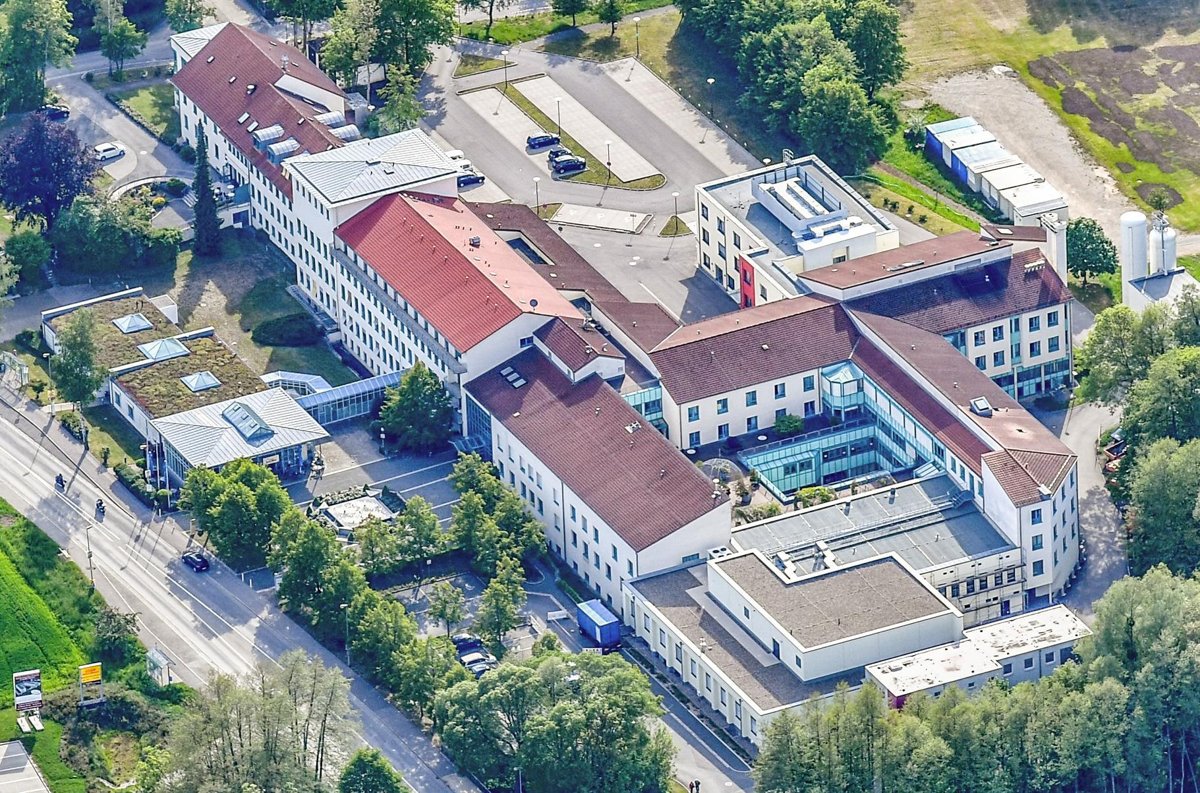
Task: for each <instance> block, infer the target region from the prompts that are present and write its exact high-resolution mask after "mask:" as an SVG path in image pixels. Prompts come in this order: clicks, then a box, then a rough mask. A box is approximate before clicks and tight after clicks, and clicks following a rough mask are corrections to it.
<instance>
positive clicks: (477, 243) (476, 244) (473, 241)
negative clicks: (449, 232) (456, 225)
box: [467, 237, 483, 248]
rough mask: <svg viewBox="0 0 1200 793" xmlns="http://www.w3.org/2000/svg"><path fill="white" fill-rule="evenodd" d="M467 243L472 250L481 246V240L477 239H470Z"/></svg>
mask: <svg viewBox="0 0 1200 793" xmlns="http://www.w3.org/2000/svg"><path fill="white" fill-rule="evenodd" d="M467 242H468V243H470V245H471V247H472V248H478V247H479V246H480V245H482V244H483V240H482V239H480V238H479V237H472V238H471V239H469V240H467Z"/></svg>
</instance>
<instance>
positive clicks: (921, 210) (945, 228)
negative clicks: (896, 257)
mask: <svg viewBox="0 0 1200 793" xmlns="http://www.w3.org/2000/svg"><path fill="white" fill-rule="evenodd" d="M854 189H856V190H858V192H859V193H861V194H862V196H863V198H866V199H867V200H868V201H870V202H871V205H872V206H874V207H878V208H879V209H886V210H889V211H895V210H892V208H891V207H889V206H887V205H886V204H885V203H884V202H885V201H886V202H895V203H896V204H898V205H899V206H900V209H899V211H898V213H897V214H900V215H901V216H903V217H904V218H905V219H907V220H911V221H912V222H913V223H916V224H917V225H919V226H921V227H922V228H925V229H928V230H929V231H931V232H932V233H934V234H936V235H938V236H939V237H941V236H944V235H946V234H953V233H954V232H956V231H962V230H964V229H965V228H967V227H966V226H964V225H962V224H961V223H957V222H955V221H953V220H949V219H947V218H944V217H942V216H941V215H939V214H937V213H936V212H934V211H933V210H932V209H930V208H929V207H926V206H924V205H923V204H920V203H918V202H916V201H913V200H911V199H909V198H907V197H905V196H902V195H900V193H897V192H895V191H894V190H889V189H888V188H886V187H882V186H880V185H877V184H875V183H874V182H867V181H862V180H859V181H857V182H855V184H854ZM910 208H911V209H912V211H911V212H910V211H908V210H909V209H910ZM921 218H924V221H922V220H921Z"/></svg>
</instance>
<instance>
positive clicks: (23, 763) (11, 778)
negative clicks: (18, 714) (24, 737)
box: [0, 741, 50, 793]
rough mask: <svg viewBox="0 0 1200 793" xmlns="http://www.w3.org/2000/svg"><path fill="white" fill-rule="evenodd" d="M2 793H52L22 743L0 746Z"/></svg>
mask: <svg viewBox="0 0 1200 793" xmlns="http://www.w3.org/2000/svg"><path fill="white" fill-rule="evenodd" d="M0 793H50V788H48V787H46V783H45V782H44V781H43V780H42V777H41V774H39V773H38V772H37V769H36V768H34V765H33V763H32V761H30V759H29V754H28V752H26V751H25V747H24V745H22V743H21V742H20V741H9V742H8V743H5V744H0Z"/></svg>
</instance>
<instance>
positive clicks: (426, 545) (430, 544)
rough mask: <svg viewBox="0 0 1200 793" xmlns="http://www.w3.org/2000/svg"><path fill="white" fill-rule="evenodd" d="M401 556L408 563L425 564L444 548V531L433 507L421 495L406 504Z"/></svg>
mask: <svg viewBox="0 0 1200 793" xmlns="http://www.w3.org/2000/svg"><path fill="white" fill-rule="evenodd" d="M403 531H404V535H403V540H402V543H401V557H402V559H403V560H404V562H405V563H406V564H410V565H411V564H422V565H423V564H425V562H427V561H428V560H429V559H432V558H433V557H434V556H436V555H437V554H438V552H439V551H440V550H441V548H442V542H443V540H442V531H441V528H440V527H439V524H438V517H437V515H436V514H434V512H433V507H432V506H431V505H430V503H429V502H428V501H426V500H425V499H423V498H421V497H420V496H413V497H412V498H410V499H409V500H408V502H407V503H406V504H405V505H404V518H403Z"/></svg>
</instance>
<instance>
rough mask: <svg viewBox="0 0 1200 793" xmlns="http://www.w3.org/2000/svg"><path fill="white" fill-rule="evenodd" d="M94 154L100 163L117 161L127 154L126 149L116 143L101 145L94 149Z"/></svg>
mask: <svg viewBox="0 0 1200 793" xmlns="http://www.w3.org/2000/svg"><path fill="white" fill-rule="evenodd" d="M92 152H93V153H94V154H95V155H96V159H97V160H99V161H100V162H107V161H108V160H115V159H117V158H118V157H120V156H122V155H123V154H125V147H124V146H122V145H121V144H120V143H117V142H115V141H113V142H109V143H101V144H100V145H98V146H95V147H93V148H92Z"/></svg>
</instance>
